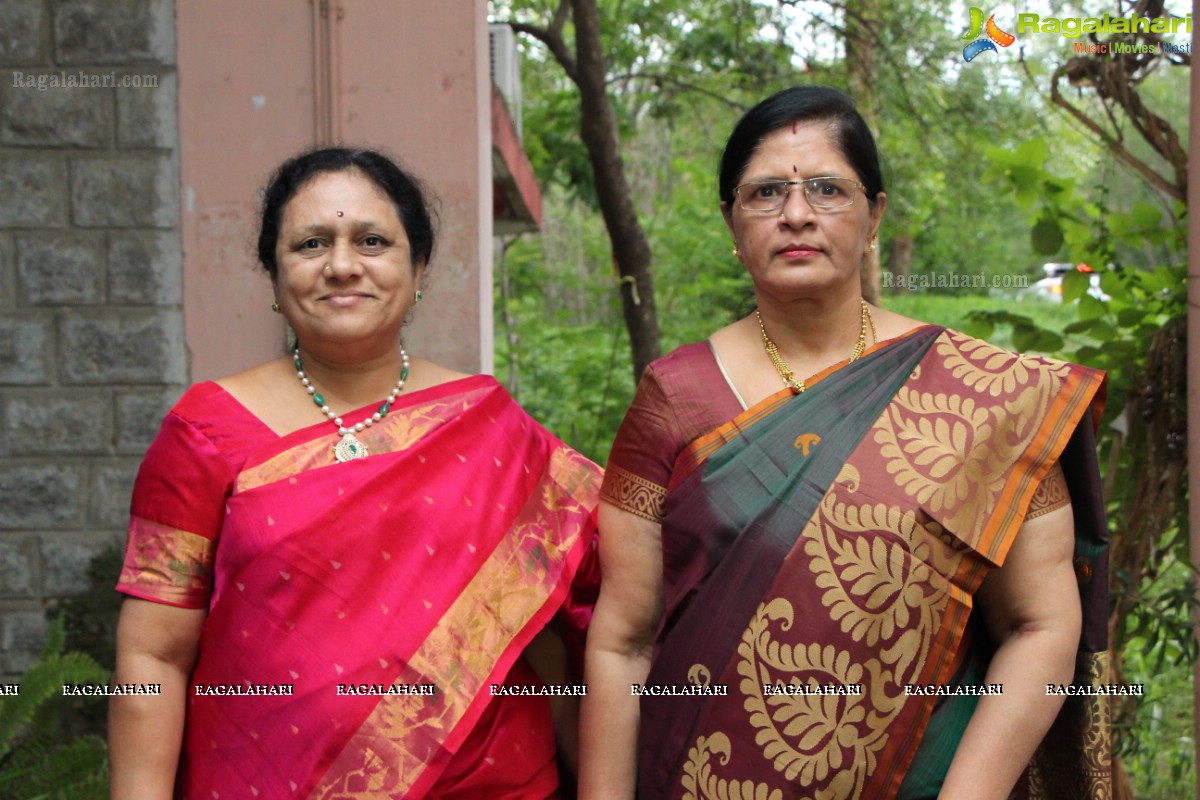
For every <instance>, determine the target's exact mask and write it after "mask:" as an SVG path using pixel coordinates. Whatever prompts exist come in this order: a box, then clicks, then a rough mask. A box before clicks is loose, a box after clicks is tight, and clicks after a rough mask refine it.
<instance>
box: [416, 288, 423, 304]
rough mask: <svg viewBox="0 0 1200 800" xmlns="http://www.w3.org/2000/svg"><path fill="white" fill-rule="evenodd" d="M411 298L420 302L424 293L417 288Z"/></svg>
mask: <svg viewBox="0 0 1200 800" xmlns="http://www.w3.org/2000/svg"><path fill="white" fill-rule="evenodd" d="M413 298H414V299H413V302H414V303H419V302H421V300H423V299H424V298H425V295H423V294H421V290H420V289H418V290H417V293H416V294H415V295H414V296H413Z"/></svg>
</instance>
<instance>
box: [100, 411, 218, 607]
mask: <svg viewBox="0 0 1200 800" xmlns="http://www.w3.org/2000/svg"><path fill="white" fill-rule="evenodd" d="M233 477H234V476H233V474H232V470H231V468H230V466H229V464H228V462H227V461H226V459H225V458H224V456H223V455H222V454H221V452H220V451H219V450H218V449H217V448H216V447H215V446H214V445H213V443H212V442H211V441H209V440H208V439H207V438H206V437H205V436H204V435H203V434H201V433H200V432H198V431H197V430H196V429H195V428H193V427H192V425H190V424H189V423H188V422H187V421H186V420H185V419H183V418H182V417H180V416H178V415H177V414H175V413H171V414H168V415H167V418H166V419H165V420H164V421H163V426H162V429H161V430H160V431H159V433H158V436H157V437H156V438H155V440H154V442H153V444H151V445H150V449H149V451H148V452H147V453H146V458H145V460H143V461H142V465H141V468H140V469H139V470H138V475H137V481H136V482H135V484H134V487H133V503H132V509H131V514H130V520H129V535H128V540H127V543H126V547H125V563H124V566H123V568H122V570H121V577H120V580H119V581H118V582H117V591H120V592H124V593H125V594H128V595H132V596H133V597H140V598H142V599H144V600H151V601H154V602H157V603H165V604H167V605H173V606H179V607H181V608H206V607H207V606H208V600H209V596H210V594H211V593H212V567H213V558H214V555H215V552H216V540H217V535H218V533H219V532H220V530H221V525H222V523H223V521H224V517H225V500H226V498H227V497H228V496H229V491H230V489H231V487H232V485H233Z"/></svg>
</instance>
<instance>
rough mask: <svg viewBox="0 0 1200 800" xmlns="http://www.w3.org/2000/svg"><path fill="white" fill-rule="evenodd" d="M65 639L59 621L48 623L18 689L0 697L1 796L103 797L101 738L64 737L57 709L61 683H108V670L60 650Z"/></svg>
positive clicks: (37, 799)
mask: <svg viewBox="0 0 1200 800" xmlns="http://www.w3.org/2000/svg"><path fill="white" fill-rule="evenodd" d="M65 641H66V632H65V629H64V626H63V624H62V623H61V622H60V621H53V622H51V624H50V626H49V628H48V630H47V634H46V643H45V645H44V647H43V650H42V655H41V658H40V659H39V660H38V662H37V663H36V664H34V665H33V666H32V667H30V668H29V670H28V671H27V672H26V673H25V674H24V675H22V676H21V680H20V684H19V685H20V694H19V695H16V696H11V695H9V696H4V697H0V797H13V798H17V797H19V798H23V800H51V798H54V799H56V800H57V799H59V798H61V800H85V799H88V800H90V798H104V797H106V796H107V788H108V762H107V750H106V748H105V745H104V740H103V739H101V738H100V737H98V736H92V735H88V736H81V737H77V738H74V739H68V740H64V735H63V732H62V729H61V709H62V704H64V703H66V702H67V701H66V700H65V699H63V698H62V691H63V689H62V687H63V686H64V685H65V684H75V683H79V684H107V683H108V679H109V673H108V671H107V670H105V669H104V668H103V667H101V666H100V665H99V664H97V663H96V662H95V661H94V660H92V659H91V658H90V657H88V656H86V655H84V654H82V653H64V652H63V647H64V643H65ZM55 698H58V700H57V701H56V700H55ZM88 700H91V699H90V698H88Z"/></svg>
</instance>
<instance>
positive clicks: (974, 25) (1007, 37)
mask: <svg viewBox="0 0 1200 800" xmlns="http://www.w3.org/2000/svg"><path fill="white" fill-rule="evenodd" d="M985 31H986V32H987V36H986V37H985V38H982V39H981V38H979V34H980V33H981V32H985ZM960 38H961V39H963V40H964V41H966V40H968V39H972V40H974V41H972V42H971V43H970V44H969V45H967V46H966V47H964V48H963V60H964V61H970V60H971V59H973V58H975V56H977V55H979V54H980V53H983V52H986V51H988V50H991V51H992V52H993V53H998V52H1000V51H999V50H997V49H996V45H1000V46H1001V47H1008V46H1009V45H1010V44H1012V43H1013V42H1015V41H1016V40H1017V37H1015V36H1013V35H1012V34H1011V33H1006V32H1004V31H1002V30H1000V26H999V25H997V24H996V15H995V14H992V15H991V16H990V17H988V21H987V25H984V24H983V9H980V8H974V7H972V8H971V27H970V29H969V30H967V32H966V33H964V34H963V35H962V37H960Z"/></svg>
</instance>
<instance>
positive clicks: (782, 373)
mask: <svg viewBox="0 0 1200 800" xmlns="http://www.w3.org/2000/svg"><path fill="white" fill-rule="evenodd" d="M861 302H862V314H861V318H860V321H859V327H858V341H857V342H855V343H854V349H853V350H851V351H850V360H851V361H856V360H857V359H858V358H859V357H860V356H862V354H863V350H866V349H867V326H868V325H869V326H870V327H871V341H873V342H877V341H879V337H878V336H877V335H876V334H875V320H874V319H873V318H872V317H871V307H870V306H868V305H867V301H866V300H862V301H861ZM754 316H755V318H756V319H757V320H758V330H759V331H760V332H761V333H762V343H763V349H764V350H766V351H767V357H768V358H770V359H771V363H772V364H774V365H775V371H776V372H778V373H779V377H781V378H783V385H784V386H786V387H788V388H789V389H791V390H792V391H793V392H795V393H796V394H800V393H801V392H803V391H804V389H805V386H804V381H802V380H797V379H796V373H794V372H792V369H791V367H789V366H788V365H787V364H785V363H783V359H782V358H780V357H779V348H778V347H776V346H775V343H774V342H773V341H771V337H770V336H767V328H766V326H765V325H763V319H762V314H760V313H759V312H758V309H757V308H756V309H754Z"/></svg>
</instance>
